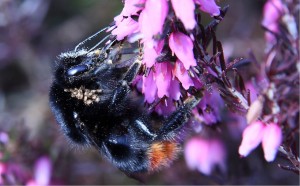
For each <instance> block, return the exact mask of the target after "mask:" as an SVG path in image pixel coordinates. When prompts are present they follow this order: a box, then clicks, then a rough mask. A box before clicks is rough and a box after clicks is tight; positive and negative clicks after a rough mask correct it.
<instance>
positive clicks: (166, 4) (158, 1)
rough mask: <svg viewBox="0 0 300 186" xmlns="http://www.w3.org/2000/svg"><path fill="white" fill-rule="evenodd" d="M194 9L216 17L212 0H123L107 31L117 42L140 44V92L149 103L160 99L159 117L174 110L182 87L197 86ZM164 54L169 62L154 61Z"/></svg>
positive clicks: (218, 12) (162, 60)
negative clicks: (122, 4) (141, 71)
mask: <svg viewBox="0 0 300 186" xmlns="http://www.w3.org/2000/svg"><path fill="white" fill-rule="evenodd" d="M183 4H184V5H183ZM196 8H199V9H200V10H202V11H204V12H206V13H209V14H210V15H211V16H217V15H219V14H220V9H219V7H218V6H217V5H216V3H215V1H214V0H184V1H183V0H172V1H167V0H125V1H124V8H123V10H122V12H121V13H120V15H118V16H116V17H115V19H114V20H115V25H114V26H113V28H112V29H110V30H112V34H113V35H116V38H117V40H123V39H124V38H125V37H127V39H128V41H131V42H133V41H136V40H137V39H139V40H140V41H141V43H142V46H143V61H142V63H143V64H144V65H145V67H146V68H147V69H148V73H147V74H144V75H143V77H142V78H141V81H142V83H141V84H142V93H143V94H144V96H145V101H146V102H147V103H149V104H151V103H153V102H154V101H155V100H159V99H163V100H164V101H163V102H162V103H160V104H158V105H157V106H156V111H157V112H158V113H160V114H164V115H167V114H169V113H170V112H172V111H173V110H175V107H174V104H173V102H174V101H179V100H180V99H181V98H182V94H183V93H182V91H181V89H182V88H183V90H185V91H187V90H188V89H189V88H190V87H193V86H195V84H199V83H198V82H199V79H197V78H193V77H192V75H191V73H192V71H191V67H195V66H197V62H196V59H195V54H194V52H193V49H194V47H195V46H194V45H195V42H194V38H195V37H194V36H193V34H191V31H192V30H193V29H194V28H195V27H196V24H197V21H196V16H195V15H196V14H195V9H196ZM179 20H180V21H181V23H178V22H179ZM182 26H183V27H182ZM189 33H190V34H189ZM164 52H165V53H167V55H168V56H171V57H172V56H173V59H161V60H160V61H158V60H157V59H158V58H159V57H161V54H162V53H164ZM175 56H176V57H175ZM197 81H198V82H197Z"/></svg>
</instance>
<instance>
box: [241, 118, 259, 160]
mask: <svg viewBox="0 0 300 186" xmlns="http://www.w3.org/2000/svg"><path fill="white" fill-rule="evenodd" d="M264 128H265V126H264V124H263V123H262V122H261V121H255V122H253V123H251V124H250V125H248V126H247V127H246V129H245V130H244V132H243V139H242V143H241V145H240V147H239V154H240V155H242V156H248V154H249V153H250V152H251V151H252V150H253V149H255V148H256V147H257V146H258V145H259V144H260V142H261V140H262V138H263V134H264Z"/></svg>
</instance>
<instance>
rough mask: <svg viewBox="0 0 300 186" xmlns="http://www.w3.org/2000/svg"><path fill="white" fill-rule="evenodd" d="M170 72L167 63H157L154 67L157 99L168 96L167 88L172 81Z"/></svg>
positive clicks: (170, 69)
mask: <svg viewBox="0 0 300 186" xmlns="http://www.w3.org/2000/svg"><path fill="white" fill-rule="evenodd" d="M171 71H172V67H170V64H169V63H157V64H156V65H155V81H156V86H157V96H158V97H159V98H162V97H164V96H169V87H170V83H171V79H172V76H171Z"/></svg>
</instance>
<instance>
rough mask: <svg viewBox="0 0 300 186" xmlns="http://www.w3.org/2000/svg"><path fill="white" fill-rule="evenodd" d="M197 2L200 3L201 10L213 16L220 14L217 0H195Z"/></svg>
mask: <svg viewBox="0 0 300 186" xmlns="http://www.w3.org/2000/svg"><path fill="white" fill-rule="evenodd" d="M195 3H197V4H199V5H200V10H202V11H203V12H206V13H209V14H210V15H211V16H217V15H219V14H220V7H219V6H217V4H216V2H215V0H195Z"/></svg>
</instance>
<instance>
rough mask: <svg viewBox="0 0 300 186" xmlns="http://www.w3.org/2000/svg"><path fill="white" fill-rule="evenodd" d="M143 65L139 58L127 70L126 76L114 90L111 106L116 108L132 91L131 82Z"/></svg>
mask: <svg viewBox="0 0 300 186" xmlns="http://www.w3.org/2000/svg"><path fill="white" fill-rule="evenodd" d="M140 67H141V63H140V61H139V60H137V61H136V62H134V63H133V64H132V65H131V66H130V67H129V70H128V71H127V73H126V75H125V77H124V78H123V79H122V80H121V81H120V82H119V85H118V87H117V88H116V89H115V90H114V93H113V96H112V99H111V102H110V105H109V107H110V108H111V109H112V108H115V107H117V106H118V105H119V104H120V103H121V102H122V101H123V100H124V99H125V98H126V96H127V95H128V93H129V92H130V87H129V84H130V83H131V82H132V81H133V80H134V78H135V77H136V75H137V74H138V72H139V70H140Z"/></svg>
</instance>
